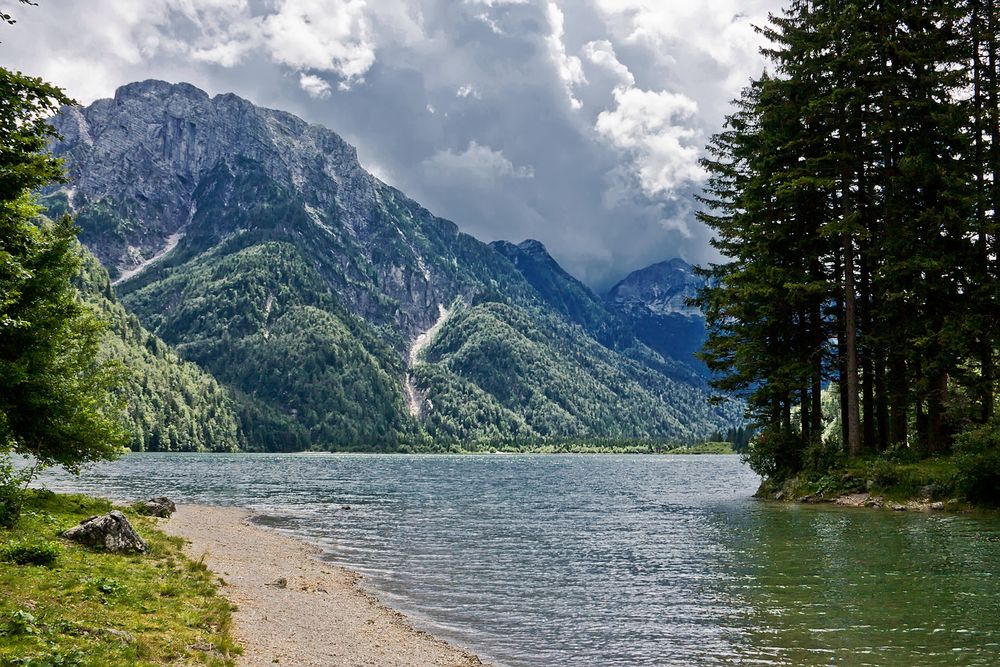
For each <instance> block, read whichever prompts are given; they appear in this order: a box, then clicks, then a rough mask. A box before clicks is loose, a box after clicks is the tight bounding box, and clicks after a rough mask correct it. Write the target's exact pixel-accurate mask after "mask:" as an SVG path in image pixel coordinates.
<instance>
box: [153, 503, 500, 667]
mask: <svg viewBox="0 0 1000 667" xmlns="http://www.w3.org/2000/svg"><path fill="white" fill-rule="evenodd" d="M249 516H250V515H249V513H248V512H246V511H244V510H240V509H235V508H226V507H203V506H194V505H183V506H179V507H178V508H177V512H176V513H175V514H174V515H173V517H171V518H170V519H169V520H168V521H166V522H164V523H163V524H162V528H163V529H164V530H165V531H166V532H167V533H169V534H171V535H177V536H180V537H183V538H184V539H186V540H188V541H189V544H188V546H187V547H186V549H185V551H186V553H187V554H188V555H189V556H190V557H192V558H194V559H199V558H201V557H202V556H203V555H205V562H206V564H207V565H208V566H209V567H210V568H211V569H212V571H213V572H215V573H216V574H217V575H218V576H219V577H221V578H222V579H223V580H224V581H225V583H226V585H225V586H223V587H222V593H223V595H225V596H226V597H227V598H228V599H229V600H230V601H231V602H233V603H234V604H235V605H237V607H238V609H237V611H235V612H234V613H233V621H234V634H235V638H236V639H237V641H239V642H240V644H241V645H242V646H243V648H244V653H243V656H242V657H241V658H239V659H238V660H237V664H239V665H251V666H257V665H261V666H263V665H268V666H271V665H275V664H278V665H296V666H302V667H319V666H323V667H340V666H345V667H346V666H348V665H350V666H354V665H378V666H380V667H382V666H385V667H394V666H398V667H416V666H423V665H428V666H431V665H433V666H445V665H446V666H448V667H452V666H454V667H472V666H476V665H482V664H483V663H482V662H480V660H479V659H478V658H477V657H476V656H474V655H472V654H471V653H468V652H467V651H463V650H461V649H458V648H456V647H454V646H451V645H449V644H447V643H446V642H444V641H441V640H440V639H436V638H434V637H432V636H431V635H429V634H427V633H426V632H422V631H420V630H416V629H414V628H413V627H412V626H411V625H410V624H409V622H408V621H407V619H406V617H405V616H403V615H402V614H400V613H399V612H397V611H394V610H392V609H389V608H388V607H386V606H385V605H383V604H381V603H380V602H379V601H378V600H376V599H375V598H374V597H373V596H372V595H370V594H369V593H367V592H365V591H364V590H362V589H361V588H360V587H359V586H358V581H359V579H360V578H361V577H360V575H359V574H357V573H355V572H352V571H350V570H347V569H344V568H341V567H338V566H336V565H331V564H329V563H324V562H323V561H321V560H319V559H318V558H317V557H316V556H317V554H318V552H319V550H318V549H316V548H315V547H312V546H310V545H308V544H306V543H304V542H300V541H298V540H294V539H292V538H289V537H285V536H284V535H281V534H279V533H277V532H275V531H272V530H268V529H266V528H261V527H258V526H254V525H253V524H250V523H249V522H248V521H247V519H248V518H249Z"/></svg>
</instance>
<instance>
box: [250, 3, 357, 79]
mask: <svg viewBox="0 0 1000 667" xmlns="http://www.w3.org/2000/svg"><path fill="white" fill-rule="evenodd" d="M365 8H366V3H365V2H364V0H340V1H338V2H335V3H330V2H324V1H323V0H280V3H279V4H278V5H277V10H278V11H277V12H276V13H274V14H271V15H269V16H267V17H266V18H265V19H264V21H263V24H262V32H263V35H264V39H265V40H266V44H267V47H268V49H269V51H270V55H271V57H272V58H273V59H274V60H275V61H277V62H279V63H283V64H285V65H289V66H291V67H295V68H300V69H312V70H317V71H321V72H333V73H336V74H338V75H339V76H341V77H342V78H343V81H341V84H340V85H341V87H349V86H350V85H351V83H353V82H357V81H363V80H364V75H365V73H366V72H367V71H368V70H369V69H370V68H371V66H372V65H373V64H374V63H375V47H374V45H373V43H372V41H371V37H370V35H369V26H368V21H367V19H366V17H365Z"/></svg>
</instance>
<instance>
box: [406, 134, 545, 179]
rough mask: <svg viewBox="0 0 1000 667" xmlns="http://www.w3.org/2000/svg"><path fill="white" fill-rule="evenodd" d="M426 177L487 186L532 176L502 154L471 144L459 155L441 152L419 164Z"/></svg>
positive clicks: (472, 142) (529, 168)
mask: <svg viewBox="0 0 1000 667" xmlns="http://www.w3.org/2000/svg"><path fill="white" fill-rule="evenodd" d="M421 167H422V169H423V171H424V172H425V174H427V175H428V177H430V178H432V179H433V180H436V181H444V182H451V181H453V182H459V183H464V184H467V185H478V186H482V187H486V186H489V185H492V184H495V183H497V182H498V181H501V180H506V179H527V178H534V177H535V170H534V169H533V168H531V167H517V166H514V163H513V162H511V161H510V160H508V159H507V157H506V156H505V155H504V154H503V151H498V150H494V149H492V148H490V147H489V146H483V145H480V144H478V143H476V142H475V141H470V142H469V145H468V147H466V149H465V150H464V151H462V152H460V153H456V152H454V151H452V150H450V149H449V150H441V151H438V152H437V153H435V154H434V155H432V156H431V157H429V158H427V159H426V160H424V161H423V162H422V163H421Z"/></svg>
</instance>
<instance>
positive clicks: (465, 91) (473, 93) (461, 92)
mask: <svg viewBox="0 0 1000 667" xmlns="http://www.w3.org/2000/svg"><path fill="white" fill-rule="evenodd" d="M455 97H462V98H465V97H471V98H473V99H476V100H478V99H481V98H482V95H480V94H479V91H478V90H476V87H475V86H473V85H472V84H471V83H467V84H465V85H464V86H460V87H459V88H458V90H456V91H455Z"/></svg>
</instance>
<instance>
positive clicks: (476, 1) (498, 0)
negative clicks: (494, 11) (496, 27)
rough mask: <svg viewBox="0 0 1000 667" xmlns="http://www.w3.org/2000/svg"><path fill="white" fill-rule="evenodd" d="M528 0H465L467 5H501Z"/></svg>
mask: <svg viewBox="0 0 1000 667" xmlns="http://www.w3.org/2000/svg"><path fill="white" fill-rule="evenodd" d="M528 2H529V0H465V4H467V5H485V6H486V7H502V6H504V5H526V4H528Z"/></svg>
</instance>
